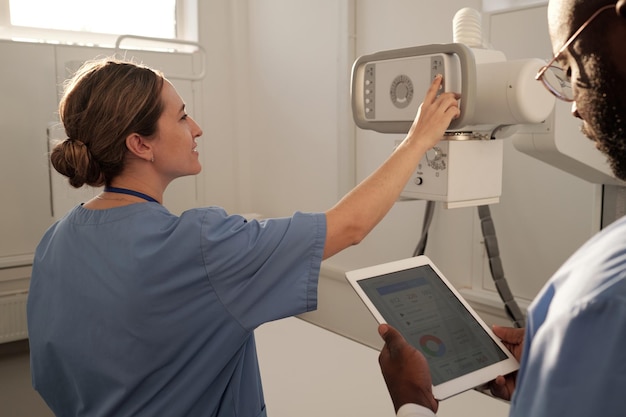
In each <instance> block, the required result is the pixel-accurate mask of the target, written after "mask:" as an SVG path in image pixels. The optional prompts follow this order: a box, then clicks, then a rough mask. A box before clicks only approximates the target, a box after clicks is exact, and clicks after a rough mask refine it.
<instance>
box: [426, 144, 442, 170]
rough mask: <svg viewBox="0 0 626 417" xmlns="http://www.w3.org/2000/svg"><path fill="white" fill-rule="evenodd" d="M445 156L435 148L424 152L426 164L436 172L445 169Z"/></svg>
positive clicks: (439, 149)
mask: <svg viewBox="0 0 626 417" xmlns="http://www.w3.org/2000/svg"><path fill="white" fill-rule="evenodd" d="M445 156H446V154H445V153H443V151H442V150H441V148H439V147H437V146H435V147H433V148H431V149H429V150H428V152H426V162H427V163H428V166H429V167H431V168H432V169H434V170H436V171H439V170H443V169H446V160H445V158H444V157H445Z"/></svg>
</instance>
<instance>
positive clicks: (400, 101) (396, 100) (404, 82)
mask: <svg viewBox="0 0 626 417" xmlns="http://www.w3.org/2000/svg"><path fill="white" fill-rule="evenodd" d="M389 95H390V97H391V102H392V103H393V105H394V106H396V107H397V108H399V109H403V108H405V107H407V106H408V105H409V104H410V103H411V100H412V99H413V82H412V81H411V79H410V78H409V77H407V76H406V75H398V76H397V77H396V78H394V80H393V81H392V82H391V87H390V88H389Z"/></svg>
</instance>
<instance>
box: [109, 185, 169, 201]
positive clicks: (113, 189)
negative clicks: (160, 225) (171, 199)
mask: <svg viewBox="0 0 626 417" xmlns="http://www.w3.org/2000/svg"><path fill="white" fill-rule="evenodd" d="M104 191H105V192H107V193H117V194H127V195H132V196H135V197H139V198H143V199H144V200H146V201H150V202H153V203H158V201H157V200H156V199H154V198H152V197H150V196H149V195H147V194H144V193H140V192H139V191H135V190H129V189H128V188H118V187H104Z"/></svg>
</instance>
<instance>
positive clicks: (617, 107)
mask: <svg viewBox="0 0 626 417" xmlns="http://www.w3.org/2000/svg"><path fill="white" fill-rule="evenodd" d="M595 64H596V65H597V66H596V68H597V71H596V79H595V80H594V83H593V86H592V88H589V89H588V91H586V94H585V96H586V97H585V99H584V102H583V103H580V104H582V105H583V106H584V111H585V119H586V120H585V123H584V124H583V128H582V132H583V133H584V134H585V136H587V137H588V138H590V139H592V140H595V141H596V143H597V146H598V149H599V150H600V151H601V152H602V153H604V154H605V155H606V156H607V157H608V162H609V164H610V166H611V170H612V171H613V173H614V174H615V176H616V177H618V178H619V179H621V180H626V82H625V81H624V79H623V78H622V79H618V78H616V76H615V75H614V74H619V73H618V72H617V70H616V69H615V68H611V64H610V63H608V64H607V63H606V62H604V63H603V62H601V61H600V60H597V61H596V62H595ZM618 77H619V76H618Z"/></svg>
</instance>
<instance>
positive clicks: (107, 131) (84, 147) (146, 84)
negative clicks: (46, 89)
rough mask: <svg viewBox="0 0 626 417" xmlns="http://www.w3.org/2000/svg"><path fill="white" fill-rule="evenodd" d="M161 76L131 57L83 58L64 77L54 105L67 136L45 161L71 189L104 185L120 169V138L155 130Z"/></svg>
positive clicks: (122, 157) (123, 141)
mask: <svg viewBox="0 0 626 417" xmlns="http://www.w3.org/2000/svg"><path fill="white" fill-rule="evenodd" d="M162 88H163V75H162V74H161V73H160V72H158V71H155V70H153V69H151V68H148V67H145V66H142V65H138V64H135V63H132V62H127V61H119V60H115V59H110V58H109V59H104V60H99V61H90V62H87V63H85V64H84V65H83V66H82V67H81V68H80V69H79V70H78V71H77V72H76V74H75V75H74V76H73V77H72V78H71V79H70V80H68V81H67V83H66V85H65V92H64V94H63V97H62V99H61V103H60V105H59V114H60V117H61V122H62V123H63V126H64V127H65V133H66V135H67V139H66V140H64V141H63V142H61V143H59V144H58V145H57V146H55V147H54V149H53V150H52V153H51V155H50V161H51V163H52V165H53V166H54V168H55V169H56V170H57V171H58V172H59V173H61V174H62V175H65V176H66V177H68V178H69V183H70V184H71V185H72V186H73V187H76V188H79V187H81V186H83V185H84V184H87V185H91V186H94V187H98V186H101V185H105V184H110V183H111V180H112V179H113V178H115V177H116V176H117V175H119V174H120V172H122V169H123V168H124V161H125V156H126V153H127V148H126V137H127V136H128V135H130V134H131V133H138V134H140V135H142V136H146V137H149V136H151V135H153V134H154V133H155V132H156V129H157V120H158V119H159V117H160V116H161V113H162V111H163V105H162V101H161V90H162Z"/></svg>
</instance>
